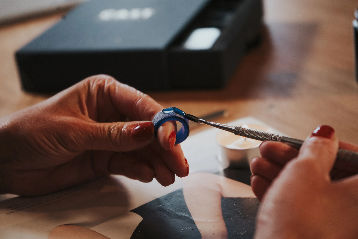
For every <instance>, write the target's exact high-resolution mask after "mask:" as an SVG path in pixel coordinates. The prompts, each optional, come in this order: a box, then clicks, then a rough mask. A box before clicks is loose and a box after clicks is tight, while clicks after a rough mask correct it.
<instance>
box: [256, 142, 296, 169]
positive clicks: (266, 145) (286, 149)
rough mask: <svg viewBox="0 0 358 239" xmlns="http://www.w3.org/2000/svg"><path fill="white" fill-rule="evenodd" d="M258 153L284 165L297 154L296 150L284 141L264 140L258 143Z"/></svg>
mask: <svg viewBox="0 0 358 239" xmlns="http://www.w3.org/2000/svg"><path fill="white" fill-rule="evenodd" d="M260 153H261V155H262V157H263V158H266V159H267V160H269V161H272V162H273V163H276V164H278V165H281V166H284V165H285V164H286V163H287V162H288V161H290V160H291V159H293V158H295V157H296V156H297V155H298V150H297V149H295V148H292V147H291V146H289V145H287V144H284V143H280V142H270V141H266V142H263V143H262V144H261V145H260Z"/></svg>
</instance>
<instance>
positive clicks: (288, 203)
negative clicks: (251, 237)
mask: <svg viewBox="0 0 358 239" xmlns="http://www.w3.org/2000/svg"><path fill="white" fill-rule="evenodd" d="M338 145H339V143H338V140H337V139H336V137H335V135H334V130H333V129H332V128H331V127H329V126H322V127H319V128H317V129H316V130H315V131H314V132H313V133H312V135H311V137H309V138H307V139H306V141H305V142H304V144H303V145H302V147H301V149H300V151H297V150H295V149H293V148H291V147H290V146H288V145H285V144H282V143H277V142H276V143H274V142H265V143H263V144H262V145H261V147H260V150H261V154H262V157H260V158H256V159H254V160H253V161H252V162H251V171H252V174H253V176H252V179H251V185H252V189H253V191H254V193H255V194H256V196H257V197H258V198H259V199H260V200H261V201H262V203H261V205H260V209H259V212H258V216H257V227H256V238H356V237H357V235H358V227H357V221H358V175H355V176H350V177H345V178H344V179H341V180H338V181H332V180H331V177H330V172H331V169H332V168H333V165H334V162H335V158H336V154H337V150H338ZM341 145H343V146H344V147H345V148H347V149H350V150H356V151H358V150H357V149H358V147H357V146H354V145H349V144H342V143H341ZM349 174H352V172H350V173H347V174H346V175H349Z"/></svg>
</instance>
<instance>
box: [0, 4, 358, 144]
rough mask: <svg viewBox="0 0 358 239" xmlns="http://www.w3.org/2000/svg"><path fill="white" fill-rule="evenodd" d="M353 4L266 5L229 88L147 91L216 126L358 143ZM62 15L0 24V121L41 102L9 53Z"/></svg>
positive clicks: (162, 101)
mask: <svg viewBox="0 0 358 239" xmlns="http://www.w3.org/2000/svg"><path fill="white" fill-rule="evenodd" d="M356 7H357V2H356V0H341V1H335V0H315V1H312V0H297V1H285V0H269V1H265V23H266V29H265V30H264V32H265V33H264V38H263V41H262V44H261V45H260V46H258V47H257V48H255V49H253V50H252V51H251V52H249V54H248V55H247V56H246V57H245V58H244V59H243V60H242V61H241V63H240V64H239V66H238V68H237V71H236V73H235V74H234V76H233V78H232V79H231V80H230V81H229V82H228V84H227V87H225V88H224V89H221V90H212V91H185V92H183V91H180V92H179V91H178V92H170V93H169V92H165V93H155V92H147V93H149V94H150V95H151V96H153V97H154V98H155V99H156V100H158V101H159V102H160V103H162V104H163V105H164V106H178V107H181V108H183V109H184V110H185V111H188V112H192V113H196V114H199V115H200V114H205V113H209V112H212V111H215V110H220V109H225V110H226V111H227V113H228V114H227V116H226V118H222V119H220V120H221V121H222V122H226V121H230V120H233V119H236V118H240V117H244V116H254V117H256V118H258V119H259V120H261V121H264V122H266V123H267V124H269V125H271V126H272V127H274V128H276V129H278V130H280V131H282V132H284V133H286V134H288V135H291V136H294V137H299V138H305V137H306V136H307V135H308V134H309V133H310V132H311V131H312V130H313V129H314V128H315V127H316V126H317V125H320V124H329V125H331V126H333V127H334V128H335V129H336V131H337V134H338V136H339V138H341V139H342V140H345V141H349V142H352V143H356V144H358V124H357V122H358V84H357V82H356V81H355V79H354V57H353V54H354V51H353V31H352V19H353V11H354V10H355V8H356ZM61 16H62V14H56V15H52V16H48V17H43V18H40V19H35V20H30V21H27V22H23V23H18V24H13V25H8V26H2V27H0V66H1V67H0V116H4V115H7V114H10V113H11V112H14V111H16V110H19V109H21V108H24V107H26V106H29V105H32V104H34V103H37V102H39V101H41V100H43V99H45V98H46V97H44V96H39V95H33V94H28V93H25V92H23V91H22V90H21V88H20V83H19V76H18V74H17V69H16V65H15V61H14V52H15V51H16V50H17V49H18V48H20V47H21V46H23V45H24V44H25V43H27V42H28V41H30V40H31V39H32V38H34V37H35V36H37V35H38V34H40V33H41V32H43V31H44V30H45V29H47V28H49V27H50V26H51V25H53V24H54V23H55V22H57V21H58V20H59V19H60V18H61Z"/></svg>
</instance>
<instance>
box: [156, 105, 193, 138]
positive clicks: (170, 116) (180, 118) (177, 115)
mask: <svg viewBox="0 0 358 239" xmlns="http://www.w3.org/2000/svg"><path fill="white" fill-rule="evenodd" d="M167 121H176V122H179V123H181V124H182V127H181V128H180V129H179V130H177V133H176V141H175V144H180V143H181V142H183V141H184V140H185V139H186V138H187V137H188V136H189V121H188V120H187V119H186V118H185V112H184V111H182V110H180V109H178V108H176V107H170V108H166V109H163V110H162V111H159V112H158V113H157V114H156V115H155V116H154V118H153V120H152V122H153V124H154V132H155V135H157V133H158V129H159V127H160V126H161V125H162V124H164V123H165V122H167Z"/></svg>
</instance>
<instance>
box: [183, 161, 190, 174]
mask: <svg viewBox="0 0 358 239" xmlns="http://www.w3.org/2000/svg"><path fill="white" fill-rule="evenodd" d="M184 164H185V167H186V172H185V175H188V174H189V164H188V160H187V159H186V158H184Z"/></svg>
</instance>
